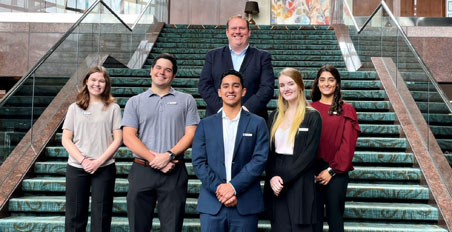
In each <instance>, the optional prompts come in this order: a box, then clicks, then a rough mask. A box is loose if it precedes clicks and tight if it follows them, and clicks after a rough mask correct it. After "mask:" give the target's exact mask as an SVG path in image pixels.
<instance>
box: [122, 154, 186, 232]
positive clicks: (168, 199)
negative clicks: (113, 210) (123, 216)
mask: <svg viewBox="0 0 452 232" xmlns="http://www.w3.org/2000/svg"><path fill="white" fill-rule="evenodd" d="M187 185H188V175H187V169H186V167H185V164H184V163H182V164H176V166H175V167H174V169H173V170H172V171H171V172H169V173H162V172H161V171H159V170H155V169H153V168H151V167H149V166H143V165H140V164H137V163H133V164H132V168H131V170H130V173H129V192H128V193H127V213H128V218H129V227H130V231H131V232H149V231H150V230H151V229H152V220H153V218H154V209H155V206H156V202H158V205H157V209H158V216H159V219H160V231H162V232H177V231H181V230H182V224H183V221H184V213H185V200H186V197H187Z"/></svg>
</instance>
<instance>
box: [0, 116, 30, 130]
mask: <svg viewBox="0 0 452 232" xmlns="http://www.w3.org/2000/svg"><path fill="white" fill-rule="evenodd" d="M31 124H32V123H31V120H30V119H29V118H28V119H13V118H10V119H2V120H0V131H27V130H29V129H30V127H31Z"/></svg>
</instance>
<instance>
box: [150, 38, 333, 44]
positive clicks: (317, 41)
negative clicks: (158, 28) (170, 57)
mask: <svg viewBox="0 0 452 232" xmlns="http://www.w3.org/2000/svg"><path fill="white" fill-rule="evenodd" d="M157 43H194V44H196V43H202V44H224V45H227V44H228V39H227V37H226V35H223V37H222V38H174V37H159V38H158V39H157ZM281 43H284V44H298V45H337V40H336V39H329V40H325V39H319V38H313V39H303V40H293V39H285V40H283V41H281V40H271V39H258V38H253V37H252V36H251V38H250V44H252V45H253V46H259V45H261V44H267V45H269V44H281ZM224 45H223V46H224Z"/></svg>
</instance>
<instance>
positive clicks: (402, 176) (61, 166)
mask: <svg viewBox="0 0 452 232" xmlns="http://www.w3.org/2000/svg"><path fill="white" fill-rule="evenodd" d="M131 165H132V162H131V161H129V162H116V173H117V174H118V175H127V174H129V171H130V168H131ZM66 166H67V163H66V162H65V161H57V162H52V161H48V162H42V161H40V162H36V164H35V166H34V172H35V173H36V174H52V175H65V174H66ZM185 166H186V167H187V172H188V174H189V175H191V176H194V175H195V173H194V170H193V165H192V164H191V163H189V162H187V163H185ZM349 174H350V178H351V179H355V180H389V181H391V180H394V181H395V180H407V181H408V180H410V181H417V180H419V179H420V178H421V175H422V174H421V172H420V170H419V169H417V168H405V167H355V170H353V171H351V172H350V173H349Z"/></svg>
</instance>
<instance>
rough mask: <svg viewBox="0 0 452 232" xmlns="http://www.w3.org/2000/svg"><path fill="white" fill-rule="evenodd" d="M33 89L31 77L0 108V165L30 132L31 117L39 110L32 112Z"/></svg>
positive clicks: (32, 119) (32, 120)
mask: <svg viewBox="0 0 452 232" xmlns="http://www.w3.org/2000/svg"><path fill="white" fill-rule="evenodd" d="M33 89H34V78H33V77H31V78H29V79H28V80H27V81H26V82H25V83H24V84H23V85H22V86H21V87H20V88H19V89H18V91H17V92H16V94H15V95H14V96H12V97H10V99H9V101H8V102H7V104H5V105H3V107H1V108H0V165H1V164H2V163H3V162H4V161H5V159H6V158H7V157H8V155H9V154H10V153H11V152H12V151H13V150H14V149H15V148H16V145H17V144H18V143H19V142H20V140H21V139H22V138H24V136H25V134H26V133H27V131H29V130H30V128H31V125H32V124H33V122H34V117H33V116H34V115H36V114H38V113H39V112H38V111H39V110H41V109H35V110H36V111H35V112H33V107H32V105H33V100H34V99H33V94H34V93H33ZM36 100H37V99H36ZM30 138H31V137H29V139H30Z"/></svg>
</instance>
